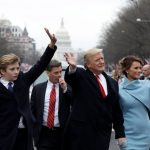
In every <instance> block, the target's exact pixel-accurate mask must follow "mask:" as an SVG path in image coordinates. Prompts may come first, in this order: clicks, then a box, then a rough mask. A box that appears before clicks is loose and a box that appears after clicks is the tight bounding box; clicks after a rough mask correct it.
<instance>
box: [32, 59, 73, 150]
mask: <svg viewBox="0 0 150 150" xmlns="http://www.w3.org/2000/svg"><path fill="white" fill-rule="evenodd" d="M46 72H47V75H48V81H46V82H43V83H40V84H38V85H36V86H35V87H34V88H33V91H32V95H31V108H32V112H33V114H34V116H35V119H36V124H35V128H34V141H35V145H36V147H37V150H60V148H61V143H62V134H63V129H64V127H65V124H66V122H67V119H68V116H69V113H70V103H71V90H70V88H69V87H68V86H67V84H66V82H65V81H64V80H63V79H62V78H61V75H62V67H61V63H60V62H59V61H57V60H51V62H50V63H49V65H48V67H47V68H46ZM53 90H54V91H55V93H54V94H53V96H51V95H52V93H53V92H52V91H53Z"/></svg>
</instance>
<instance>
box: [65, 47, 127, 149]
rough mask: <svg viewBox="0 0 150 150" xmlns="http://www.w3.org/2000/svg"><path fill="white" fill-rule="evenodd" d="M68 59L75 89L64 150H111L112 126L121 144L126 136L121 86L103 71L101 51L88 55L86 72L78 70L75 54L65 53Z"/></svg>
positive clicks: (69, 80)
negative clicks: (120, 102)
mask: <svg viewBox="0 0 150 150" xmlns="http://www.w3.org/2000/svg"><path fill="white" fill-rule="evenodd" d="M65 58H66V61H67V62H68V64H69V67H68V68H67V70H66V74H65V80H66V82H67V83H68V84H69V85H71V87H72V93H73V104H72V112H71V114H70V116H69V120H68V124H67V127H66V130H65V131H66V132H65V135H64V143H63V150H108V149H109V142H110V136H111V131H112V124H113V127H114V129H115V133H116V138H117V139H118V142H119V144H122V143H123V142H124V140H125V138H124V137H125V134H124V127H123V115H122V111H121V109H120V105H119V99H118V97H119V96H118V84H117V82H116V81H115V80H113V79H112V78H111V77H109V76H108V75H107V74H106V73H105V72H104V56H103V53H102V50H101V49H90V50H88V51H86V52H85V54H84V63H85V68H86V69H83V68H79V67H77V65H76V59H75V57H74V56H73V54H71V53H66V54H65Z"/></svg>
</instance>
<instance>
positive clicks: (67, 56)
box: [64, 53, 76, 69]
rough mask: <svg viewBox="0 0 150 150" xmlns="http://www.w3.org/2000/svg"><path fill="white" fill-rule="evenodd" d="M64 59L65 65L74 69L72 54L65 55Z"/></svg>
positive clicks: (74, 61) (74, 62) (74, 60)
mask: <svg viewBox="0 0 150 150" xmlns="http://www.w3.org/2000/svg"><path fill="white" fill-rule="evenodd" d="M64 57H65V58H66V61H67V63H68V64H69V65H70V66H71V67H72V69H75V68H76V59H75V57H74V55H73V53H65V54H64Z"/></svg>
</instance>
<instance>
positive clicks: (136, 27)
mask: <svg viewBox="0 0 150 150" xmlns="http://www.w3.org/2000/svg"><path fill="white" fill-rule="evenodd" d="M149 14H150V1H149V0H139V1H136V0H132V1H131V3H130V5H128V7H126V8H124V9H123V10H122V12H121V13H120V14H118V20H117V21H115V22H114V23H113V24H111V25H110V26H109V28H108V29H107V30H106V31H105V33H104V35H103V37H104V38H103V39H102V40H101V41H100V42H99V43H100V44H99V45H98V47H102V48H103V49H104V54H105V58H106V61H107V62H109V63H117V62H118V60H119V59H121V58H122V57H124V56H125V55H132V54H134V55H138V56H140V57H142V58H143V59H148V58H149V57H150V16H149ZM138 18H141V20H143V21H141V22H137V19H138ZM144 20H147V21H144Z"/></svg>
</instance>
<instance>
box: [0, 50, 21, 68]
mask: <svg viewBox="0 0 150 150" xmlns="http://www.w3.org/2000/svg"><path fill="white" fill-rule="evenodd" d="M16 62H18V63H19V65H20V58H19V57H18V56H17V55H15V54H13V53H10V54H7V55H3V56H1V57H0V70H1V69H3V70H6V68H7V66H8V65H11V64H14V63H16Z"/></svg>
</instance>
